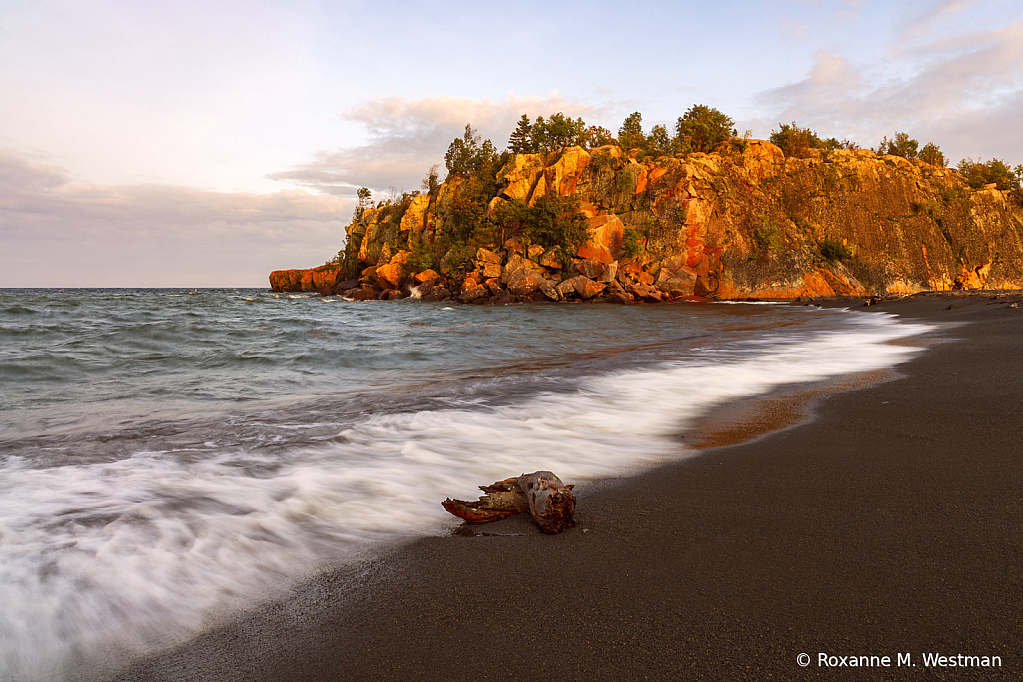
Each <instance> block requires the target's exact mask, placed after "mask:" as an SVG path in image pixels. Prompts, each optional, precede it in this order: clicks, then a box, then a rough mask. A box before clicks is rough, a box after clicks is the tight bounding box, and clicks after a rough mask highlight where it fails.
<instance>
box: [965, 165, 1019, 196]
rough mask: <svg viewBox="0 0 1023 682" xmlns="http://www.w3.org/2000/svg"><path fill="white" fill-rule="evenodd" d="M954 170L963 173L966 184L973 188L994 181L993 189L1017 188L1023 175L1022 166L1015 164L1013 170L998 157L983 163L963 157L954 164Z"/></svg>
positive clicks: (978, 187)
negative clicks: (956, 164) (957, 163)
mask: <svg viewBox="0 0 1023 682" xmlns="http://www.w3.org/2000/svg"><path fill="white" fill-rule="evenodd" d="M956 170H958V171H959V172H960V173H962V174H963V176H964V177H965V178H966V182H967V184H969V185H970V187H972V188H973V189H980V188H981V187H983V186H984V185H988V184H991V183H994V185H995V189H1001V190H1019V189H1020V180H1021V177H1023V166H1017V167H1016V169H1015V170H1013V169H1011V168H1010V167H1009V166H1008V164H1006V163H1005V162H1004V161H1002V160H1000V159H991V160H990V161H987V162H985V163H981V161H980V160H977V161H973V160H971V159H963V160H962V161H960V162H959V165H958V166H956Z"/></svg>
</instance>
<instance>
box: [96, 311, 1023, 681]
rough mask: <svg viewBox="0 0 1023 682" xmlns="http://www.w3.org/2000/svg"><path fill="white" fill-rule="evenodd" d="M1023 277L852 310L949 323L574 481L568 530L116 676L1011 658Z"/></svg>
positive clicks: (462, 555) (567, 675)
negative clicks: (597, 480)
mask: <svg viewBox="0 0 1023 682" xmlns="http://www.w3.org/2000/svg"><path fill="white" fill-rule="evenodd" d="M1021 299H1023V297H1021V296H1019V295H1015V296H1013V295H1006V294H1001V295H1000V296H999V297H997V298H992V297H991V296H986V297H985V296H980V295H972V296H968V297H960V296H952V295H936V294H932V295H922V296H916V297H911V298H906V299H901V300H896V301H890V302H885V303H879V304H877V305H874V306H871V307H869V308H857V309H860V310H863V311H866V312H885V313H891V314H896V315H899V316H901V317H904V318H907V319H913V320H920V321H925V322H934V323H954V324H942V325H941V326H940V327H939V328H938V329H937V330H936V331H935V332H934V333H932V334H930V335H928V336H927V337H925V342H926V346H927V350H926V351H925V352H923V353H921V354H920V355H918V356H917V357H916V358H915V359H913V360H911V361H910V362H908V363H905V364H902V365H900V366H899V367H898V369H897V374H893V376H894V378H891V379H890V380H886V381H881V382H880V383H875V384H872V385H870V386H868V387H866V388H861V389H859V390H851V391H845V392H830V393H820V395H819V396H818V397H815V398H814V400H812V401H810V402H809V403H806V401H802V402H800V401H799V400H798V399H796V398H793V399H792V400H788V401H787V400H785V399H781V400H780V403H781V404H791V405H793V406H794V407H793V408H792V409H793V410H794V411H796V412H799V411H800V410H803V411H805V410H807V409H809V410H810V411H811V412H812V414H813V418H812V419H811V420H809V421H804V422H803V423H800V424H798V425H796V426H793V427H791V428H787V429H784V430H781V431H774V432H772V433H769V434H768V435H766V436H763V437H761V438H759V439H756V440H753V441H751V442H746V443H741V444H737V445H724V446H721V447H714V448H711V449H708V450H706V451H705V452H704V453H703V454H702V455H701V456H699V457H695V458H692V459H689V460H685V461H682V462H679V463H677V464H672V465H669V466H664V467H660V468H657V469H655V470H652V471H649V472H648V473H646V474H644V475H641V476H639V477H636V478H628V479H621V480H611V481H606V482H603V483H601V484H600V485H596V486H589V487H583V488H581V489H579V490H578V493H579V498H580V503H579V508H578V512H577V520H578V522H579V525H578V527H577V528H575V529H573V530H571V531H568V532H566V533H564V534H561V535H556V536H545V535H542V534H541V533H539V531H538V530H536V529H535V528H534V527H533V526H532V525H531V522H530V521H529V520H528V519H526V518H524V517H515V518H511V519H507V520H505V521H501V522H498V523H495V524H489V525H485V526H476V527H471V528H468V527H467V528H466V529H465V532H464V533H455V534H451V535H448V536H443V537H432V538H428V539H424V540H421V541H418V542H415V543H413V544H411V545H407V546H404V547H401V548H398V549H395V550H393V551H392V552H391V553H390V554H388V555H385V556H383V557H380V558H378V559H375V560H372V561H369V562H368V563H366V564H362V565H359V566H357V567H355V568H352V569H346V570H344V571H338V572H336V573H329V574H325V575H323V576H321V577H320V578H318V579H317V580H315V581H313V582H312V583H310V584H307V585H305V586H303V587H302V588H301V589H300V590H299V591H298V593H296V595H295V596H294V598H293V599H291V600H289V601H287V602H284V603H278V604H274V605H270V606H267V607H266V608H265V609H264V610H262V611H260V612H258V613H253V614H250V615H249V616H247V617H246V618H244V619H242V620H241V621H239V622H233V623H230V624H228V625H225V626H223V627H221V628H219V629H216V630H214V631H211V632H208V633H207V634H205V635H203V636H201V637H199V638H197V639H195V640H193V641H192V642H190V643H189V644H187V645H186V646H184V647H181V648H179V649H175V650H173V651H169V652H165V653H164V654H161V655H160V656H158V657H157V658H155V659H150V660H145V661H141V662H137V663H136V664H134V665H133V666H132V667H131V668H129V669H127V670H125V671H123V672H122V673H121V674H119V675H118V676H117V677H116V678H115V679H117V680H133V681H143V680H220V681H227V680H250V681H252V680H266V681H269V680H398V679H404V680H409V679H414V680H473V679H478V680H498V679H500V680H534V679H587V678H592V679H599V680H644V679H650V680H661V679H686V680H689V679H693V680H704V679H706V680H810V679H833V680H859V679H865V680H867V679H869V680H875V679H893V680H902V679H910V680H914V679H921V680H933V679H948V680H959V679H978V680H1003V679H1004V680H1016V679H1020V678H1021V677H1023V659H1021V654H1020V651H1021V646H1023V617H1021V615H1020V604H1021V603H1023V550H1021V548H1023V542H1021V539H1023V492H1021V490H1023V445H1021V434H1023V308H1010V307H1009V304H1010V303H1012V302H1014V301H1020V300H1021ZM861 303H862V302H860V301H857V302H855V303H853V304H850V303H848V302H846V303H840V304H834V303H833V304H828V305H843V306H845V305H857V306H858V305H861ZM807 404H809V407H806V405H807ZM731 412H732V413H733V414H734V416H733V417H728V419H726V421H730V422H731V423H732V426H735V424H736V423H738V422H741V421H742V420H743V419H744V418H745V417H744V415H749V414H751V413H752V412H751V411H750V410H749V409H745V408H743V407H742V406H739V407H736V408H735V409H733V410H731ZM800 414H802V412H800ZM782 422H784V420H782ZM772 423H773V422H772ZM782 425H784V423H782ZM703 428H704V429H705V430H707V429H709V430H716V431H718V432H729V433H739V432H742V429H741V428H731V430H730V431H729V428H730V427H729V425H727V424H726V425H724V426H722V425H720V424H718V425H716V426H714V425H707V424H705V425H704V426H703ZM754 431H755V429H754ZM687 438H688V439H690V440H689V441H686V440H685V439H687ZM706 438H708V435H707V433H686V434H683V442H699V441H700V440H701V439H704V440H705V439H706ZM733 440H734V439H733ZM717 442H728V439H726V440H725V441H717ZM519 473H521V472H518V471H510V472H508V474H509V475H515V474H519ZM489 482H490V481H479V483H480V484H484V483H489ZM438 503H439V500H438ZM804 653H805V654H807V655H808V656H809V659H810V662H809V665H807V666H805V667H803V666H801V665H800V663H799V658H798V657H799V656H800V654H804ZM822 653H823V654H825V655H826V656H827V657H834V658H833V659H830V658H829V659H827V660H834V661H835V666H838V665H839V664H840V663H841V662H842V658H841V657H846V664H847V665H845V666H841V667H825V666H822V665H821V664H820V660H821V659H820V654H822ZM900 654H901V655H902V656H906V655H907V654H908V655H909V659H908V663H907V659H906V658H903V659H901V665H899V664H897V663H898V662H899V661H900V659H899V658H898V656H899V655H900ZM929 654H936V655H944V656H947V657H953V658H952V659H946V660H945V662H946V663H947V662H948V660H955V661H960V660H963V659H956V658H955V657H956V656H959V655H962V656H967V657H1000V663H1001V665H1000V667H977V666H974V667H966V668H961V667H948V666H947V665H942V666H938V665H930V666H928V665H926V661H925V655H929ZM860 656H864V657H870V656H873V657H875V658H874V659H869V658H868V659H866V662H867V663H868V664H869V663H871V661H872V660H874V661H877V663H876V664H874V665H873V666H872V667H865V668H852V667H848V661H849V657H860ZM884 657H889V660H890V663H889V665H888V666H885V665H884V664H883V663H882V661H883V659H884ZM857 660H863V659H857ZM965 660H967V661H968V662H971V661H972V660H973V659H965ZM977 660H982V659H979V658H978V659H977ZM992 660H993V659H992Z"/></svg>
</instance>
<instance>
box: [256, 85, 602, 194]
mask: <svg viewBox="0 0 1023 682" xmlns="http://www.w3.org/2000/svg"><path fill="white" fill-rule="evenodd" d="M559 111H560V112H562V113H564V114H565V115H566V116H571V117H573V118H575V117H582V118H584V119H585V118H587V117H590V116H592V115H594V114H595V113H598V109H597V108H595V107H593V106H591V105H588V104H583V103H581V102H574V101H570V100H567V99H565V98H563V97H561V96H560V95H558V94H557V93H551V94H550V95H548V96H547V97H539V96H536V95H529V96H525V97H516V96H515V95H509V96H508V97H507V98H506V99H505V100H502V101H497V102H495V101H492V100H489V99H483V100H477V99H470V98H465V97H427V98H424V99H418V100H409V99H405V98H402V97H380V98H376V99H371V100H367V101H364V102H362V103H360V104H358V105H356V106H354V107H351V108H349V109H346V110H345V111H344V112H343V113H342V114H341V118H342V119H344V120H346V121H354V122H357V123H361V124H362V125H363V126H365V128H366V132H367V134H368V138H369V141H368V143H367V144H365V145H362V146H358V147H351V148H347V149H338V150H333V151H321V152H319V153H317V155H316V158H315V159H314V160H312V161H309V162H307V163H304V164H300V165H298V166H295V167H294V168H292V169H290V170H287V171H282V172H278V173H273V174H271V175H269V176H268V177H270V178H272V179H275V180H286V181H290V182H293V183H296V184H300V185H304V186H307V187H312V188H315V189H316V190H318V191H321V192H325V193H329V194H335V195H341V196H354V194H355V191H356V188H358V187H369V188H370V189H373V190H375V191H377V192H380V191H382V190H386V189H387V188H389V187H395V188H396V189H398V190H402V189H404V190H407V191H411V190H414V189H418V188H419V185H420V182H421V181H422V179H423V178H424V177H425V176H426V174H427V172H428V171H429V169H430V166H432V165H433V164H435V163H440V164H443V161H444V153H445V152H446V151H447V148H448V145H449V144H451V140H452V139H454V138H455V137H459V136H461V134H462V133H463V131H464V130H465V125H466V123H468V124H470V125H472V127H473V128H474V129H476V131H477V132H478V133H479V134H480V135H481V136H482V137H483V138H485V139H486V138H489V139H490V140H491V141H492V142H493V143H494V145H495V146H496V147H497V148H498V149H502V148H503V147H504V146H505V144H506V143H507V140H508V135H510V134H511V131H512V130H513V129H514V128H515V124H516V121H517V120H518V118H519V117H520V116H521V115H522V114H527V115H529V116H530V117H531V118H535V117H536V116H545V117H546V116H549V115H551V114H553V113H556V112H559ZM442 175H443V173H442Z"/></svg>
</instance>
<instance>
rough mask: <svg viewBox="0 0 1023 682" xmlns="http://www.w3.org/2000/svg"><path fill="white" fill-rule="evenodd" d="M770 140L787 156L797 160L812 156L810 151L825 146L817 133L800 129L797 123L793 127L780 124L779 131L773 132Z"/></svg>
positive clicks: (793, 123)
mask: <svg viewBox="0 0 1023 682" xmlns="http://www.w3.org/2000/svg"><path fill="white" fill-rule="evenodd" d="M770 140H771V143H772V144H776V145H778V147H779V148H780V149H781V151H782V153H783V154H785V156H794V157H797V158H805V157H807V156H810V150H812V149H818V148H822V147H823V146H824V143H823V142H822V141H821V139H820V138H819V137H818V136H817V133H815V132H814V131H812V130H810V129H809V128H800V127H799V126H798V125H796V122H795V121H793V122H792V125H786V124H785V123H779V124H778V130H777V131H772V132H771V137H770Z"/></svg>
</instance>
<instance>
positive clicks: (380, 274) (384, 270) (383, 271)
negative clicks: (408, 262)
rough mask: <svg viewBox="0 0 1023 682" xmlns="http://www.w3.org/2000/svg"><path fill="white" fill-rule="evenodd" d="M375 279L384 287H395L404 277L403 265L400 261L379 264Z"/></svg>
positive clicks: (399, 284)
mask: <svg viewBox="0 0 1023 682" xmlns="http://www.w3.org/2000/svg"><path fill="white" fill-rule="evenodd" d="M376 276H377V281H378V282H380V284H381V285H382V286H383V287H384V288H385V289H397V288H398V287H400V286H401V281H402V280H403V279H405V266H404V265H402V264H401V263H388V264H387V265H381V266H379V267H378V268H377V270H376Z"/></svg>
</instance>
